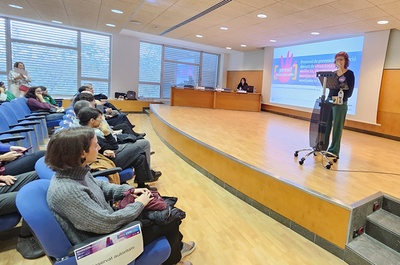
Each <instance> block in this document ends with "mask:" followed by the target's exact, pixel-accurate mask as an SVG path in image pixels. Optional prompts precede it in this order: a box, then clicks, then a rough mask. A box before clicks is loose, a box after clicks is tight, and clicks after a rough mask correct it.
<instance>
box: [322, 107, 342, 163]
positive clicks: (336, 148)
mask: <svg viewBox="0 0 400 265" xmlns="http://www.w3.org/2000/svg"><path fill="white" fill-rule="evenodd" d="M346 113H347V102H344V103H343V105H333V106H332V110H331V113H330V115H329V118H328V121H327V123H326V131H325V143H326V145H327V146H328V144H329V137H330V134H331V131H332V142H331V145H330V146H329V148H328V152H331V153H332V154H335V155H337V156H338V155H339V153H340V142H341V140H342V132H343V127H344V122H345V121H346ZM332 127H333V130H332Z"/></svg>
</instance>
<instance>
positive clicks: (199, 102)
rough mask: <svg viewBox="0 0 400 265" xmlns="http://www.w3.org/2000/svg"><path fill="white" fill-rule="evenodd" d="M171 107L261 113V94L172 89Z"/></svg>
mask: <svg viewBox="0 0 400 265" xmlns="http://www.w3.org/2000/svg"><path fill="white" fill-rule="evenodd" d="M171 106H183V107H198V108H212V109H227V110H246V111H260V110H261V94H260V93H237V92H217V91H213V90H200V89H193V88H177V87H172V88H171Z"/></svg>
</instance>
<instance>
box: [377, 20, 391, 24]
mask: <svg viewBox="0 0 400 265" xmlns="http://www.w3.org/2000/svg"><path fill="white" fill-rule="evenodd" d="M376 23H378V24H379V25H385V24H388V23H389V21H387V20H379V21H378V22H376Z"/></svg>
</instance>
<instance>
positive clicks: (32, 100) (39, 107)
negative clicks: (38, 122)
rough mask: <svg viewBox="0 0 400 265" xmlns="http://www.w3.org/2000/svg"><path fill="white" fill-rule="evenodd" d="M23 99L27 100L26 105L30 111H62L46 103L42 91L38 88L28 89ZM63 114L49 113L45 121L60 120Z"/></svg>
mask: <svg viewBox="0 0 400 265" xmlns="http://www.w3.org/2000/svg"><path fill="white" fill-rule="evenodd" d="M25 97H26V98H27V99H28V100H27V101H26V104H27V105H28V107H29V109H30V110H31V111H48V112H62V111H63V110H64V109H63V108H59V107H58V106H55V105H52V104H49V103H47V102H46V101H45V100H44V98H43V95H42V89H41V88H40V87H38V86H33V87H30V88H29V90H28V92H26V94H25ZM63 115H64V114H63V113H51V114H48V115H46V120H48V121H50V120H58V119H62V117H63Z"/></svg>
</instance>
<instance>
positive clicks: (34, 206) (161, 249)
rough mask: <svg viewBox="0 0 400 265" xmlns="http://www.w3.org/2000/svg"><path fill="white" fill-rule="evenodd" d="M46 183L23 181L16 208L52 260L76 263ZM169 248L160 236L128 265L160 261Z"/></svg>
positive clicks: (60, 264) (64, 264)
mask: <svg viewBox="0 0 400 265" xmlns="http://www.w3.org/2000/svg"><path fill="white" fill-rule="evenodd" d="M49 185H50V181H49V180H46V179H40V180H35V181H32V182H30V183H28V184H27V185H25V186H24V187H23V188H22V189H21V190H20V191H19V192H18V195H17V207H18V210H19V212H20V213H21V215H22V217H23V218H24V220H25V221H26V222H27V223H28V225H29V227H30V228H31V230H32V232H33V233H34V234H35V236H36V237H37V238H38V240H39V242H40V245H41V246H42V249H43V251H44V252H45V253H46V255H47V256H48V257H49V259H50V261H51V262H52V263H53V264H57V265H76V264H77V262H76V259H75V256H71V255H69V252H70V249H71V247H73V246H72V244H71V242H70V241H69V240H68V238H67V236H66V235H65V233H64V231H63V230H62V228H61V227H60V225H59V224H58V222H57V220H56V219H55V217H54V215H53V214H52V212H51V211H50V209H49V207H48V205H47V201H46V195H47V190H48V187H49ZM170 252H171V248H170V246H169V244H168V241H167V239H166V238H165V237H161V238H158V239H156V240H155V241H153V242H152V243H150V244H149V245H147V246H145V247H144V252H143V253H142V254H141V255H140V256H139V257H138V258H137V259H136V260H135V261H133V262H131V263H130V265H133V264H135V265H154V264H161V263H163V262H164V261H165V260H166V259H167V258H168V257H169V254H170Z"/></svg>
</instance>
